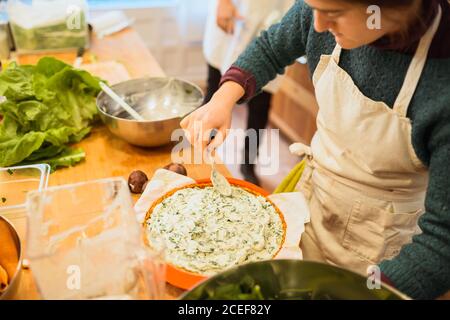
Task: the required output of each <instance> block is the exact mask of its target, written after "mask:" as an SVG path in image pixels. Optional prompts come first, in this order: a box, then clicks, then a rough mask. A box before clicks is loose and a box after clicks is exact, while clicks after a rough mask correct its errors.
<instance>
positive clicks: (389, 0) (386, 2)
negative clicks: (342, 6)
mask: <svg viewBox="0 0 450 320" xmlns="http://www.w3.org/2000/svg"><path fill="white" fill-rule="evenodd" d="M347 1H348V2H355V3H361V4H367V5H368V6H370V5H377V6H380V7H385V8H396V7H408V6H411V5H413V4H414V3H416V1H417V0H347ZM425 1H429V0H425Z"/></svg>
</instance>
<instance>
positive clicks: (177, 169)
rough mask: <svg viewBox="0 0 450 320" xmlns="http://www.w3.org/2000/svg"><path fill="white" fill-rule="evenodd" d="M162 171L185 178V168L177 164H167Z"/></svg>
mask: <svg viewBox="0 0 450 320" xmlns="http://www.w3.org/2000/svg"><path fill="white" fill-rule="evenodd" d="M164 169H166V170H170V171H173V172H176V173H178V174H182V175H183V176H187V170H186V168H185V167H184V166H183V165H182V164H179V163H171V164H168V165H167V166H165V167H164Z"/></svg>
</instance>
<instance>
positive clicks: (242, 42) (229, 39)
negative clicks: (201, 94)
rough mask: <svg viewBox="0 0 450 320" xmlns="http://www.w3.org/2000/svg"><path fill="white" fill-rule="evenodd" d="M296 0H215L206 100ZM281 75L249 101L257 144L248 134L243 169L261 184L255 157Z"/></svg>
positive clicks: (207, 48) (207, 46)
mask: <svg viewBox="0 0 450 320" xmlns="http://www.w3.org/2000/svg"><path fill="white" fill-rule="evenodd" d="M293 3H294V1H293V0H211V1H210V10H209V15H208V20H207V24H206V32H205V37H204V55H205V58H206V61H207V63H208V83H207V93H206V96H205V101H204V102H205V104H206V103H208V102H209V101H210V100H211V97H212V96H213V95H214V93H215V92H216V91H217V90H218V89H219V83H220V79H221V77H222V74H223V72H225V71H226V70H227V69H228V68H229V67H230V66H231V64H232V63H233V62H234V61H235V60H236V58H237V57H238V56H239V54H241V53H242V52H243V51H244V49H245V48H246V47H247V45H248V44H249V43H250V42H251V41H252V40H253V39H254V38H255V37H256V36H258V35H259V33H260V31H262V30H264V29H266V28H267V27H268V26H270V25H271V24H273V23H274V22H276V20H279V19H280V18H281V17H282V16H283V15H284V13H285V12H286V11H287V9H289V7H290V6H291V5H292V4H293ZM278 81H279V79H277V80H275V81H272V82H271V83H270V84H268V85H267V86H265V87H264V89H263V90H262V92H261V93H260V94H259V95H257V96H255V97H253V98H252V99H251V100H249V101H248V103H247V105H248V118H247V129H254V130H256V132H257V135H256V148H255V147H251V146H250V139H249V138H248V137H246V139H245V143H244V154H243V163H242V164H241V167H240V170H241V173H242V174H243V176H244V177H245V180H247V181H249V182H251V183H254V184H257V185H259V179H258V177H257V176H256V174H255V160H256V158H257V155H258V150H259V146H260V141H261V135H260V133H259V130H260V129H264V128H266V126H267V123H268V120H269V111H270V105H271V100H272V94H274V93H275V92H276V91H277V89H278Z"/></svg>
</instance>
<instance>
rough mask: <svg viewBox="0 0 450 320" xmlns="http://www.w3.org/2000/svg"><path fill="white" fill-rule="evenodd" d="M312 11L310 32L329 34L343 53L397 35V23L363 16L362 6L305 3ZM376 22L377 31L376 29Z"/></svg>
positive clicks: (320, 1)
mask: <svg viewBox="0 0 450 320" xmlns="http://www.w3.org/2000/svg"><path fill="white" fill-rule="evenodd" d="M305 2H306V3H307V4H308V5H309V6H310V7H311V8H312V9H313V11H314V29H315V30H316V31H317V32H326V31H329V32H331V33H332V34H333V35H334V37H335V39H336V42H337V43H338V44H339V45H340V46H341V47H342V48H344V49H354V48H358V47H361V46H363V45H367V44H370V43H372V42H374V41H376V40H378V39H380V38H381V37H383V36H385V35H386V34H388V33H392V32H395V31H397V29H398V25H399V24H398V21H397V22H394V21H390V20H389V19H384V18H383V11H381V14H380V15H381V16H380V17H375V16H374V13H373V12H370V13H367V9H368V7H367V6H366V5H362V4H358V3H351V2H346V1H344V0H342V1H341V0H335V1H331V0H305ZM377 19H379V20H378V21H381V24H378V26H380V25H381V28H379V27H378V28H377V23H376V22H377Z"/></svg>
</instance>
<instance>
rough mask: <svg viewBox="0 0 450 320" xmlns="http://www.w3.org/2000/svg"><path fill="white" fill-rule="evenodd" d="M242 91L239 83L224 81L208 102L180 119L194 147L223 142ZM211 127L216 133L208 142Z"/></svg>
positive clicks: (211, 145)
mask: <svg viewBox="0 0 450 320" xmlns="http://www.w3.org/2000/svg"><path fill="white" fill-rule="evenodd" d="M244 93H245V92H244V89H243V88H242V87H241V86H240V85H239V84H237V83H235V82H232V81H228V82H225V83H224V84H223V85H222V86H221V87H220V89H219V90H218V91H217V92H216V93H215V94H214V96H213V97H212V99H211V101H210V102H209V103H207V104H205V105H204V106H203V107H201V108H199V109H197V110H196V111H194V112H193V113H191V114H190V115H189V116H187V117H186V118H184V119H183V121H181V123H180V126H181V128H183V129H184V131H185V135H186V138H187V139H188V140H189V142H190V143H191V144H192V145H193V146H194V148H195V149H197V150H202V151H203V150H204V149H205V148H206V147H207V146H208V145H209V147H211V148H216V147H218V146H219V145H221V144H222V143H223V141H224V140H225V138H226V136H227V134H228V132H227V131H228V129H230V126H231V114H232V111H233V107H234V106H235V105H236V102H237V101H239V99H240V98H241V97H242V96H243V95H244ZM213 129H217V130H218V133H217V135H216V137H215V138H214V140H213V141H212V142H211V144H209V135H210V133H211V131H212V130H213Z"/></svg>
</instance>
